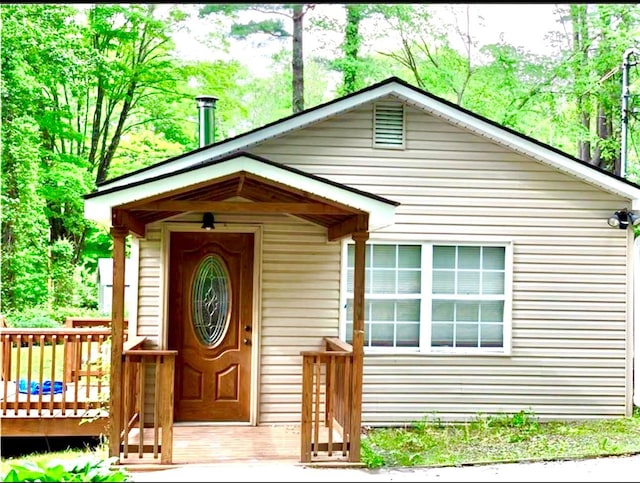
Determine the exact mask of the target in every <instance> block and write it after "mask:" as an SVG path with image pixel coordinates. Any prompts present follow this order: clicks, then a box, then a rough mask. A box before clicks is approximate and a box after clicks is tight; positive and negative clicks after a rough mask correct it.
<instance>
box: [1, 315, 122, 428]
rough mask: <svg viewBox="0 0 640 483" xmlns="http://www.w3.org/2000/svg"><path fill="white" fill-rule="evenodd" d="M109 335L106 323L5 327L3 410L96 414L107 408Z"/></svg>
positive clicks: (31, 413) (27, 413) (12, 413)
mask: <svg viewBox="0 0 640 483" xmlns="http://www.w3.org/2000/svg"><path fill="white" fill-rule="evenodd" d="M110 334H111V332H110V330H109V329H108V328H104V327H103V328H93V329H74V328H66V327H65V328H38V329H27V328H9V327H5V328H2V333H1V335H0V340H1V342H2V368H1V370H0V375H1V378H2V379H1V380H0V391H1V394H0V396H1V398H0V399H1V400H0V414H1V415H2V416H3V417H4V416H9V415H10V416H38V417H45V416H53V415H54V413H55V415H56V416H62V417H64V416H71V415H73V416H78V415H84V416H86V417H87V418H93V417H96V416H97V415H99V414H101V412H104V411H102V406H103V405H104V403H105V402H106V401H107V400H108V395H109V385H108V374H109V355H110V345H109V342H108V341H109V336H110ZM34 411H35V413H34Z"/></svg>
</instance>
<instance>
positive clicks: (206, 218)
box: [202, 211, 216, 230]
mask: <svg viewBox="0 0 640 483" xmlns="http://www.w3.org/2000/svg"><path fill="white" fill-rule="evenodd" d="M215 222H216V220H215V218H214V217H213V213H211V212H210V211H208V212H206V213H204V214H203V215H202V228H203V229H205V230H213V229H214V228H215V226H214V223H215Z"/></svg>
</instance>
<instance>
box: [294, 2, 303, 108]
mask: <svg viewBox="0 0 640 483" xmlns="http://www.w3.org/2000/svg"><path fill="white" fill-rule="evenodd" d="M303 18H304V10H303V5H302V4H295V5H293V48H292V60H291V68H292V77H293V79H292V108H293V113H294V114H295V113H297V112H300V111H302V110H304V59H303V57H302V31H303V27H302V20H303Z"/></svg>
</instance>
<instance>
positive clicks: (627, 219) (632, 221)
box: [607, 208, 640, 230]
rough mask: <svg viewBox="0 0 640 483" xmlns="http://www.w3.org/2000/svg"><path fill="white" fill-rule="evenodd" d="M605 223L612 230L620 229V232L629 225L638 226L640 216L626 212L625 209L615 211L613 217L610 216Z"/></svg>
mask: <svg viewBox="0 0 640 483" xmlns="http://www.w3.org/2000/svg"><path fill="white" fill-rule="evenodd" d="M607 223H608V224H609V226H612V227H613V228H616V227H617V228H620V229H621V230H624V229H626V228H627V227H628V226H629V225H632V226H637V225H640V216H638V215H636V214H635V213H633V212H632V211H629V210H627V209H626V208H625V209H623V210H618V211H616V212H615V213H614V214H613V216H611V217H610V218H609V219H608V220H607Z"/></svg>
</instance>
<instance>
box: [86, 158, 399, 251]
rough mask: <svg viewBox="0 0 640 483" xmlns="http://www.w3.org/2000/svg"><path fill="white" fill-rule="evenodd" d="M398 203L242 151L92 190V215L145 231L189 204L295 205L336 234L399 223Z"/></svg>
mask: <svg viewBox="0 0 640 483" xmlns="http://www.w3.org/2000/svg"><path fill="white" fill-rule="evenodd" d="M230 198H233V199H234V200H235V201H228V200H229V199H230ZM238 198H242V199H243V200H245V201H237V199H238ZM225 200H227V201H225ZM398 204H399V203H397V202H395V201H391V200H388V199H385V198H382V197H380V196H377V195H374V194H371V193H367V192H365V191H361V190H358V189H355V188H352V187H350V186H346V185H343V184H340V183H336V182H334V181H331V180H328V179H325V178H322V177H319V176H316V175H312V174H310V173H306V172H304V171H301V170H298V169H295V168H292V167H290V166H285V165H283V164H280V163H276V162H274V161H271V160H268V159H266V158H263V157H259V156H256V155H253V154H249V153H246V152H239V153H236V154H234V155H231V156H225V157H221V158H215V159H211V160H208V161H206V162H203V163H200V164H198V165H196V166H190V167H188V168H184V169H181V170H179V171H174V172H172V173H165V174H162V175H159V176H156V177H153V178H147V179H143V180H139V181H136V182H131V183H129V184H125V185H119V186H116V187H113V188H110V189H103V190H101V191H97V192H94V193H90V194H88V195H85V217H86V218H87V219H90V220H93V221H95V222H97V223H100V224H103V225H105V226H108V227H109V226H125V227H126V228H128V229H129V230H130V231H132V232H133V233H135V234H137V235H139V236H144V231H145V226H146V225H147V224H148V223H152V222H155V221H159V220H163V219H166V218H170V217H172V216H175V215H178V214H180V213H183V212H189V211H202V212H205V211H211V212H214V213H289V214H292V215H295V216H298V217H300V218H303V219H305V220H308V221H310V222H312V223H315V224H318V225H322V226H325V227H327V228H328V229H329V233H328V235H329V238H330V239H337V238H340V237H343V236H347V235H349V234H351V233H355V232H357V231H375V230H377V229H380V228H383V227H385V226H388V225H390V224H392V223H393V217H394V214H395V208H396V206H398Z"/></svg>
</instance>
